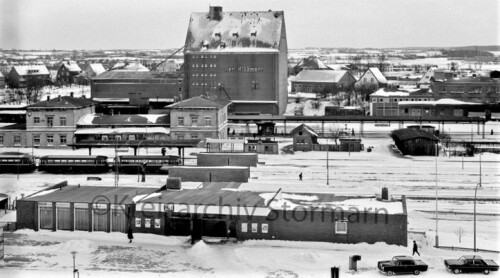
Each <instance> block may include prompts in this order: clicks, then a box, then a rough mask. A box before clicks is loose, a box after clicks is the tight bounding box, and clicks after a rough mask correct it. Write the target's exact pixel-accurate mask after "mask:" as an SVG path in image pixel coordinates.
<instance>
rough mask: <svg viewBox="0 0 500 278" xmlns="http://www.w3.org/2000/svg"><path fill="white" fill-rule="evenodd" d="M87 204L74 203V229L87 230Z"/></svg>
mask: <svg viewBox="0 0 500 278" xmlns="http://www.w3.org/2000/svg"><path fill="white" fill-rule="evenodd" d="M89 222H90V221H89V205H88V204H75V230H77V231H88V230H89Z"/></svg>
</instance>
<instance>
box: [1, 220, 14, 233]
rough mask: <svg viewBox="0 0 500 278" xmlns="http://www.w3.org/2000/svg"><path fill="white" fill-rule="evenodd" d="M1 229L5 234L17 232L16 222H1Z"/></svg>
mask: <svg viewBox="0 0 500 278" xmlns="http://www.w3.org/2000/svg"><path fill="white" fill-rule="evenodd" d="M0 229H2V230H3V231H4V232H13V231H15V230H16V222H0Z"/></svg>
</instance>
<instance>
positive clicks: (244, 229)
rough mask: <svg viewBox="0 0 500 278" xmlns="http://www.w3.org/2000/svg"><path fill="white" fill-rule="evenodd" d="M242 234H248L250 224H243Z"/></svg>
mask: <svg viewBox="0 0 500 278" xmlns="http://www.w3.org/2000/svg"><path fill="white" fill-rule="evenodd" d="M241 232H242V233H246V232H248V223H241Z"/></svg>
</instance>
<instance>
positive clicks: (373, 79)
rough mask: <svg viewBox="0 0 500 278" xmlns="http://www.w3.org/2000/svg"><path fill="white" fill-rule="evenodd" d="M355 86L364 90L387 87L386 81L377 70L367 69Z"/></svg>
mask: <svg viewBox="0 0 500 278" xmlns="http://www.w3.org/2000/svg"><path fill="white" fill-rule="evenodd" d="M356 86H357V87H359V88H364V89H376V88H385V87H387V79H386V78H385V76H384V75H383V74H382V72H380V70H379V69H378V68H368V69H367V70H366V71H365V72H364V73H363V75H361V77H360V78H359V80H358V81H357V82H356Z"/></svg>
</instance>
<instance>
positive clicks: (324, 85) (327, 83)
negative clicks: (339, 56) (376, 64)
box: [291, 70, 356, 93]
mask: <svg viewBox="0 0 500 278" xmlns="http://www.w3.org/2000/svg"><path fill="white" fill-rule="evenodd" d="M355 82H356V79H355V78H354V76H352V75H351V73H350V72H348V71H346V70H339V71H336V70H303V71H301V72H299V74H297V76H296V77H295V79H293V80H292V81H291V83H292V92H305V93H322V92H331V93H335V92H338V91H343V90H349V89H350V88H352V87H353V85H354V83H355Z"/></svg>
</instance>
